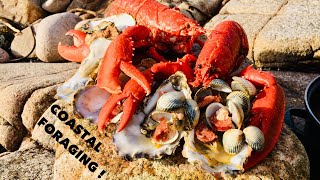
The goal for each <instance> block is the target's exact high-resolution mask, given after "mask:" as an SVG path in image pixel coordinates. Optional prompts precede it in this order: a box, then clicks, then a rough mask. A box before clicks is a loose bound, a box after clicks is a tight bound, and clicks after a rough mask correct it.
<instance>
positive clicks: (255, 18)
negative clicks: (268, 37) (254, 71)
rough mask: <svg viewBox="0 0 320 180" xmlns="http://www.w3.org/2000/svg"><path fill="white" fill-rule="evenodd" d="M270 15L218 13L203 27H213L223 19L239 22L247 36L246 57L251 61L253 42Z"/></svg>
mask: <svg viewBox="0 0 320 180" xmlns="http://www.w3.org/2000/svg"><path fill="white" fill-rule="evenodd" d="M270 18H271V16H268V15H260V14H218V15H216V16H215V17H213V18H212V19H211V20H210V21H209V22H208V23H206V24H205V26H204V28H205V29H214V28H215V26H216V25H217V24H218V23H220V22H222V21H225V20H232V21H236V22H237V23H239V24H240V25H241V26H242V27H243V29H244V31H245V32H246V34H247V37H248V43H249V52H248V55H247V57H248V59H249V60H250V61H252V62H253V52H254V51H253V44H254V40H255V38H256V36H257V34H258V33H259V32H260V30H261V29H262V28H263V26H264V25H265V24H266V23H267V22H268V20H269V19H270Z"/></svg>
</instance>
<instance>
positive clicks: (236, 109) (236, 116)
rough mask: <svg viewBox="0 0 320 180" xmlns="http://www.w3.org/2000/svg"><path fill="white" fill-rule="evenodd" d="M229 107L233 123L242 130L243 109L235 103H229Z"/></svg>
mask: <svg viewBox="0 0 320 180" xmlns="http://www.w3.org/2000/svg"><path fill="white" fill-rule="evenodd" d="M227 106H228V108H229V112H230V113H231V120H232V122H233V123H234V124H235V125H236V126H237V128H238V129H240V128H241V126H242V124H243V120H244V113H243V110H242V108H241V107H240V106H239V105H238V104H236V103H234V102H233V101H227Z"/></svg>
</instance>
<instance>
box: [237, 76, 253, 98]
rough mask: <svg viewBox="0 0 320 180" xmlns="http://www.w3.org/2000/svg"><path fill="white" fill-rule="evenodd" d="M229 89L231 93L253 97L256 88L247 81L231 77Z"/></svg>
mask: <svg viewBox="0 0 320 180" xmlns="http://www.w3.org/2000/svg"><path fill="white" fill-rule="evenodd" d="M232 79H233V81H232V82H231V88H232V90H233V91H242V92H245V93H247V94H249V96H250V97H253V96H255V95H256V94H257V89H256V87H255V86H254V85H253V84H252V83H251V82H250V81H248V80H246V79H245V78H242V77H237V76H234V77H232Z"/></svg>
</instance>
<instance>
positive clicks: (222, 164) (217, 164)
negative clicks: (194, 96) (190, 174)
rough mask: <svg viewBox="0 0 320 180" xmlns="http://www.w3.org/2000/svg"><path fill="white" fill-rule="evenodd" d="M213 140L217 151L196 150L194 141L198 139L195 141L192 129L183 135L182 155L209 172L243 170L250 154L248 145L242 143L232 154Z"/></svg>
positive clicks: (250, 150)
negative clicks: (237, 151) (235, 152)
mask: <svg viewBox="0 0 320 180" xmlns="http://www.w3.org/2000/svg"><path fill="white" fill-rule="evenodd" d="M215 142H216V146H218V148H217V149H218V150H219V151H218V152H217V151H214V150H212V151H209V152H203V151H201V150H198V149H197V147H196V145H195V143H199V141H198V142H196V140H195V133H194V130H192V131H190V132H189V133H188V134H187V136H185V144H184V146H183V151H182V155H183V156H184V157H185V158H187V159H188V162H198V163H200V165H201V166H202V168H203V169H205V170H206V171H208V172H210V173H213V172H229V173H233V171H243V170H244V168H243V164H244V162H246V160H247V158H248V157H249V156H250V155H251V152H252V149H251V148H249V146H248V145H246V144H244V146H243V147H242V149H241V150H240V152H239V153H238V154H235V155H232V154H228V153H226V152H224V150H223V148H222V147H221V144H220V143H219V142H217V141H215ZM221 148H222V150H221ZM213 164H214V165H213Z"/></svg>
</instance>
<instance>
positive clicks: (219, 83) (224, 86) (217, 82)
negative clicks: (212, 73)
mask: <svg viewBox="0 0 320 180" xmlns="http://www.w3.org/2000/svg"><path fill="white" fill-rule="evenodd" d="M209 87H211V88H212V89H215V90H218V91H221V92H225V93H231V92H232V89H231V88H230V86H229V85H228V83H226V82H225V81H224V80H222V79H214V80H212V81H211V82H210V83H209Z"/></svg>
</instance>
